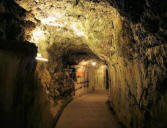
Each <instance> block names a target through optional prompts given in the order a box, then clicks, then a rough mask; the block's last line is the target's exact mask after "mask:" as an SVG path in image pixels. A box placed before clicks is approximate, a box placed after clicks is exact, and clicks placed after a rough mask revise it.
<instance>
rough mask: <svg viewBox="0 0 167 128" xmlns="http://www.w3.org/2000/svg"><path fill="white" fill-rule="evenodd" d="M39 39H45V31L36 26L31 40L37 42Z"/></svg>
mask: <svg viewBox="0 0 167 128" xmlns="http://www.w3.org/2000/svg"><path fill="white" fill-rule="evenodd" d="M39 40H45V33H44V31H43V30H41V28H39V27H37V28H36V29H35V30H34V31H33V34H32V37H31V42H34V43H38V41H39Z"/></svg>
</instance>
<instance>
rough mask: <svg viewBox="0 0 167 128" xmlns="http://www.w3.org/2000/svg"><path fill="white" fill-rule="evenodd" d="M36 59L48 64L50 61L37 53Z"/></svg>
mask: <svg viewBox="0 0 167 128" xmlns="http://www.w3.org/2000/svg"><path fill="white" fill-rule="evenodd" d="M35 59H36V60H40V61H46V62H47V61H48V59H46V58H42V55H41V54H40V53H37V57H36V58H35Z"/></svg>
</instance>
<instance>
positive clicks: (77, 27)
mask: <svg viewBox="0 0 167 128" xmlns="http://www.w3.org/2000/svg"><path fill="white" fill-rule="evenodd" d="M81 28H82V27H81V25H80V24H79V23H78V24H77V23H75V22H74V23H73V24H72V29H73V31H74V32H75V33H76V34H77V35H78V36H86V35H85V33H84V31H82V30H80V29H81Z"/></svg>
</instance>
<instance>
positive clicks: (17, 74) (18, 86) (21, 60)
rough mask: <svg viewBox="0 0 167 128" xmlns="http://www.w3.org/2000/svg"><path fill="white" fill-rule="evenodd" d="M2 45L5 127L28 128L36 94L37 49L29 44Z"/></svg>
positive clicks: (0, 105) (0, 102)
mask: <svg viewBox="0 0 167 128" xmlns="http://www.w3.org/2000/svg"><path fill="white" fill-rule="evenodd" d="M0 42H1V44H0V59H1V61H0V85H1V86H0V113H1V114H0V119H1V127H2V128H9V127H26V124H27V112H29V108H28V106H29V105H30V104H31V102H32V101H33V92H34V90H35V87H34V86H33V80H34V79H33V74H34V71H35V66H36V61H35V54H36V52H37V49H36V47H35V46H34V45H33V44H28V43H27V42H18V41H9V40H0ZM11 44H12V45H11Z"/></svg>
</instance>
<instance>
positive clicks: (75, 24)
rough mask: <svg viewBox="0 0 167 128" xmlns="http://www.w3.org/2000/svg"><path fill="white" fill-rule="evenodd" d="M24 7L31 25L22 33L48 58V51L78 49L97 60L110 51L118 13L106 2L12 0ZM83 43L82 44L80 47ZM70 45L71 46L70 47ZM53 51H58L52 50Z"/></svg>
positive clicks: (107, 54) (117, 28)
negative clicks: (32, 25) (31, 29)
mask: <svg viewBox="0 0 167 128" xmlns="http://www.w3.org/2000/svg"><path fill="white" fill-rule="evenodd" d="M15 1H16V2H17V3H18V4H19V5H20V6H21V7H23V8H24V9H25V10H27V14H26V18H25V19H26V20H28V21H32V22H34V24H35V28H34V30H33V31H29V30H27V31H28V32H26V33H25V37H26V38H27V40H28V41H31V42H34V43H36V45H37V46H38V47H39V52H41V53H42V54H43V56H46V57H48V56H49V55H48V50H49V49H53V48H51V47H52V46H54V44H56V47H57V48H60V49H69V50H68V51H71V52H72V50H74V51H75V50H78V51H83V52H85V51H86V52H85V53H86V54H89V53H90V52H88V51H91V52H92V53H91V54H90V55H93V54H96V55H97V56H99V57H100V58H101V59H104V57H105V56H110V55H112V54H113V53H114V47H115V46H114V44H113V43H112V42H114V40H116V38H117V37H116V31H117V32H118V31H119V27H117V24H119V14H118V13H117V11H116V9H114V8H113V7H112V6H110V3H109V2H107V1H96V0H93V1H91V0H15ZM83 44H84V45H86V49H87V50H84V49H85V47H82V46H83ZM70 46H72V47H73V48H72V49H71V48H70ZM55 52H56V49H55ZM56 54H58V53H57V52H56Z"/></svg>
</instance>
